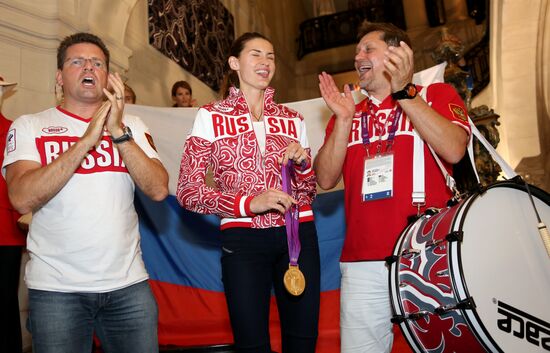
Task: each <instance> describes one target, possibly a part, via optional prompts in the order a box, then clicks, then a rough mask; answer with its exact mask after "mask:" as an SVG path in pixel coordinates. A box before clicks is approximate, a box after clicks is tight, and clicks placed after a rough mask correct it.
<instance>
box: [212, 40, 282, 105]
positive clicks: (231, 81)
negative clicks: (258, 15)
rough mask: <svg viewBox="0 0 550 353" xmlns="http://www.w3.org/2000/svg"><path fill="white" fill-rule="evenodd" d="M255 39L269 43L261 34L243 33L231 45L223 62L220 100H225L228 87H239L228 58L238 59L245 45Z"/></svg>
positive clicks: (237, 78)
mask: <svg viewBox="0 0 550 353" xmlns="http://www.w3.org/2000/svg"><path fill="white" fill-rule="evenodd" d="M256 38H260V39H264V40H267V41H268V42H270V43H271V41H270V40H269V39H267V38H266V37H265V36H264V35H263V34H260V33H258V32H245V33H243V34H241V36H240V37H238V38H237V39H235V41H234V42H233V44H232V45H231V49H230V50H229V55H228V56H227V59H226V60H225V65H224V72H225V75H224V77H223V80H222V83H221V85H220V96H222V98H226V97H227V96H228V95H229V87H231V86H235V87H237V88H238V87H239V76H238V75H237V72H235V71H234V70H232V69H231V68H230V67H229V62H228V61H229V58H230V57H232V56H234V57H236V58H238V57H239V56H240V55H241V52H242V51H243V49H244V46H245V45H246V43H247V42H249V41H251V40H252V39H256Z"/></svg>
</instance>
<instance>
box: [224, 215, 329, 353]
mask: <svg viewBox="0 0 550 353" xmlns="http://www.w3.org/2000/svg"><path fill="white" fill-rule="evenodd" d="M300 242H301V247H302V249H301V252H300V257H299V260H298V264H299V266H300V271H302V273H303V274H304V276H305V279H306V288H305V291H304V292H303V293H302V294H301V295H300V296H297V297H296V296H293V295H291V294H289V293H288V292H287V291H286V289H285V287H284V284H283V276H284V273H285V272H286V270H287V269H288V264H289V257H288V246H287V239H286V229H285V227H277V228H268V229H247V228H233V229H227V230H224V231H223V232H222V246H223V248H222V259H221V263H222V277H223V284H224V288H225V297H226V300H227V306H228V308H229V317H230V320H231V327H232V329H233V336H234V339H235V347H236V349H237V351H238V352H255V353H263V352H271V346H270V339H269V304H270V298H271V288H274V290H275V296H276V299H277V308H278V311H279V317H280V321H281V336H282V347H283V353H308V352H311V353H313V352H315V344H316V342H317V335H318V323H319V301H320V259H319V244H318V243H317V232H316V230H315V224H314V223H313V222H307V223H301V224H300Z"/></svg>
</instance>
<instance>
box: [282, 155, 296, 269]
mask: <svg viewBox="0 0 550 353" xmlns="http://www.w3.org/2000/svg"><path fill="white" fill-rule="evenodd" d="M282 177H283V191H284V192H286V193H287V194H289V195H292V178H293V177H294V169H293V166H292V161H288V162H287V163H286V164H285V165H283V166H282ZM299 226H300V223H299V221H298V207H297V206H296V205H292V206H291V207H290V208H289V209H288V210H287V211H286V212H285V227H286V241H287V244H288V257H289V259H290V264H291V265H292V266H296V265H297V264H298V257H299V256H300V250H301V244H300V236H299V233H298V228H299Z"/></svg>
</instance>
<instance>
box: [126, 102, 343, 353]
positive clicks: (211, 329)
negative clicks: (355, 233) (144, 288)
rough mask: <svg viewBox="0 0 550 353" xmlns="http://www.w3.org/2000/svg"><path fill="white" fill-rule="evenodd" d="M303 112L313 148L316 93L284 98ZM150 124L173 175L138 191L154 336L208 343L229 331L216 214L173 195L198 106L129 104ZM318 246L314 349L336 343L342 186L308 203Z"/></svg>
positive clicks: (318, 139) (228, 339)
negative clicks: (156, 193) (162, 189)
mask: <svg viewBox="0 0 550 353" xmlns="http://www.w3.org/2000/svg"><path fill="white" fill-rule="evenodd" d="M288 106H290V107H291V108H293V109H296V110H298V111H300V112H301V113H302V114H303V116H304V117H305V119H306V124H307V129H308V138H309V142H310V146H311V149H312V154H315V153H316V152H317V151H318V149H319V147H320V146H321V145H322V142H323V139H324V128H325V126H326V124H327V122H328V119H329V118H330V115H331V114H330V111H328V110H327V108H326V106H325V104H324V102H323V101H322V100H321V99H314V100H308V101H302V102H296V103H291V104H288ZM125 109H126V113H128V114H133V115H137V116H139V117H140V118H141V119H142V120H143V121H144V122H145V123H146V125H147V126H148V127H149V129H150V131H151V134H152V136H153V137H154V141H155V145H156V148H157V150H158V152H159V155H160V158H161V159H162V161H163V163H164V165H165V167H166V169H167V170H168V173H169V175H170V185H169V186H170V195H169V196H168V198H167V199H166V200H164V201H163V202H154V201H151V200H149V199H148V198H147V197H145V196H144V195H143V194H142V193H141V192H139V191H137V192H136V208H137V211H138V213H139V218H140V231H141V248H142V252H143V258H144V261H145V265H146V267H147V271H148V272H149V275H150V283H151V287H152V289H153V292H154V294H155V297H156V299H157V302H158V306H159V328H158V335H159V344H161V345H175V346H184V347H191V346H206V345H217V344H231V343H232V342H233V336H232V333H231V326H230V323H229V316H228V313H227V307H226V302H225V297H224V292H223V285H222V282H221V267H220V256H221V246H220V231H219V218H218V217H216V216H205V215H199V214H196V213H192V212H189V211H187V210H185V209H183V208H181V207H180V205H179V204H178V202H177V200H176V197H175V190H176V183H177V179H178V173H179V162H180V159H181V153H182V150H183V144H184V142H185V138H186V136H187V134H188V133H189V131H190V130H191V127H192V123H193V120H194V117H195V114H196V111H197V109H196V108H157V107H147V106H139V105H127V106H126V108H125ZM313 210H314V213H315V223H316V226H317V232H318V237H319V247H320V252H321V291H322V292H321V311H320V321H319V340H318V348H317V352H327V353H329V352H330V353H334V352H338V351H339V350H340V339H339V310H340V309H339V308H340V299H339V286H340V269H339V264H338V262H339V257H340V251H341V249H342V244H343V238H344V232H345V220H344V200H343V191H342V190H336V191H332V192H328V193H323V194H319V195H318V196H317V199H316V200H315V202H314V204H313ZM270 330H271V341H272V349H273V350H275V351H281V343H280V328H279V319H278V314H277V309H276V305H275V301H274V299H272V305H271V316H270Z"/></svg>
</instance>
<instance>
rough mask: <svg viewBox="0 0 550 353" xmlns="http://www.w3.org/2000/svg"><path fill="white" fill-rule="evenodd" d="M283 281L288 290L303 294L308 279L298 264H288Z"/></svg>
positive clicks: (294, 293) (293, 293)
mask: <svg viewBox="0 0 550 353" xmlns="http://www.w3.org/2000/svg"><path fill="white" fill-rule="evenodd" d="M283 282H284V284H285V288H286V290H287V291H288V292H289V293H290V294H292V295H295V296H298V295H300V294H302V293H303V292H304V289H305V288H306V279H305V277H304V274H303V273H302V271H300V268H299V267H298V265H294V266H293V265H291V264H289V265H288V270H286V272H285V276H284V278H283Z"/></svg>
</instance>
